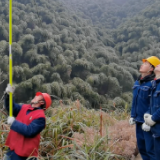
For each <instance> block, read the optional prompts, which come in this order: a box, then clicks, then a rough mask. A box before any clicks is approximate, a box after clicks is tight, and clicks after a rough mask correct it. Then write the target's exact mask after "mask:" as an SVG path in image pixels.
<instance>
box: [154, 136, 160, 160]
mask: <svg viewBox="0 0 160 160" xmlns="http://www.w3.org/2000/svg"><path fill="white" fill-rule="evenodd" d="M154 151H155V156H156V160H160V137H154Z"/></svg>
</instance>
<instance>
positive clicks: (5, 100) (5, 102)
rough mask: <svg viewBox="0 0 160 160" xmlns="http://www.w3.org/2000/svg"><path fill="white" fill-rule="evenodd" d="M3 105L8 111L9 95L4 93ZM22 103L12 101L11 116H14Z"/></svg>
mask: <svg viewBox="0 0 160 160" xmlns="http://www.w3.org/2000/svg"><path fill="white" fill-rule="evenodd" d="M4 106H5V108H6V110H7V111H8V112H9V95H8V94H5V99H4ZM21 108H22V105H20V104H17V103H14V101H13V116H14V117H16V116H17V115H18V113H19V111H20V110H21Z"/></svg>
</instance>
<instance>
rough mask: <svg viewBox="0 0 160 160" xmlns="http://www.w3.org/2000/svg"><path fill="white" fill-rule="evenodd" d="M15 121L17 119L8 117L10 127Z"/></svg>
mask: <svg viewBox="0 0 160 160" xmlns="http://www.w3.org/2000/svg"><path fill="white" fill-rule="evenodd" d="M14 121H15V118H14V117H10V116H9V117H8V118H7V123H8V124H9V125H12V123H13V122H14Z"/></svg>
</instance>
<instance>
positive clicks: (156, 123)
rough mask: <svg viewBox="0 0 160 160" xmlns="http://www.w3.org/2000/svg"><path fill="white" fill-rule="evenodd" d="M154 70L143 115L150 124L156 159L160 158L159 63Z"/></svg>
mask: <svg viewBox="0 0 160 160" xmlns="http://www.w3.org/2000/svg"><path fill="white" fill-rule="evenodd" d="M154 72H155V75H156V78H155V81H154V83H153V88H152V92H151V104H150V109H149V114H148V113H147V114H145V115H144V120H145V123H146V124H148V125H149V126H151V132H152V134H153V138H154V151H155V156H156V160H160V65H158V66H157V67H156V68H155V70H154Z"/></svg>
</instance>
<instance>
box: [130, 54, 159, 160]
mask: <svg viewBox="0 0 160 160" xmlns="http://www.w3.org/2000/svg"><path fill="white" fill-rule="evenodd" d="M142 61H143V64H142V65H141V67H140V69H139V72H140V73H141V75H140V77H139V78H138V79H137V80H136V82H135V83H134V86H133V100H132V108H131V118H130V120H129V123H130V124H131V125H133V124H136V138H137V145H138V149H139V152H140V155H141V157H142V159H143V160H156V158H155V154H154V145H153V137H152V133H151V131H150V126H148V125H147V124H145V123H144V118H143V116H144V114H145V113H146V112H147V110H148V109H149V104H150V98H149V95H150V93H151V89H152V81H153V80H154V78H155V74H154V72H153V71H154V68H155V67H156V66H157V65H159V64H160V60H159V59H158V58H157V57H155V56H151V57H149V58H147V59H143V60H142Z"/></svg>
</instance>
